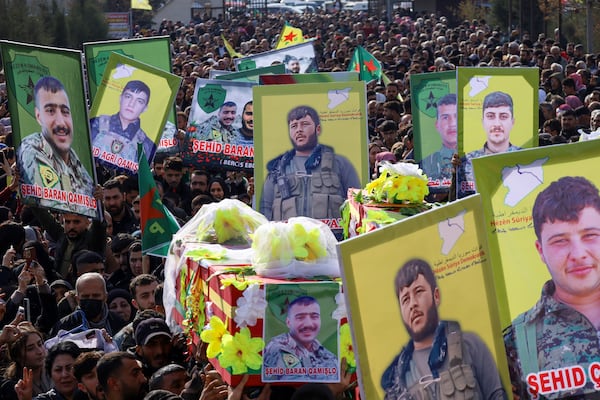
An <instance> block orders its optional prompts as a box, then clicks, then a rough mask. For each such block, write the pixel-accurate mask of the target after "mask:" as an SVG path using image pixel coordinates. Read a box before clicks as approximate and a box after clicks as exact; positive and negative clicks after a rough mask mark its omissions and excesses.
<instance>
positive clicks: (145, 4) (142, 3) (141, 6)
mask: <svg viewBox="0 0 600 400" xmlns="http://www.w3.org/2000/svg"><path fill="white" fill-rule="evenodd" d="M131 8H135V9H138V10H150V11H152V6H151V5H150V0H131Z"/></svg>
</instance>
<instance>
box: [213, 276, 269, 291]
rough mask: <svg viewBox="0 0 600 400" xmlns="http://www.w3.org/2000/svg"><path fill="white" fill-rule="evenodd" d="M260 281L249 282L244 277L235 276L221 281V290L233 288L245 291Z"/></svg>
mask: <svg viewBox="0 0 600 400" xmlns="http://www.w3.org/2000/svg"><path fill="white" fill-rule="evenodd" d="M257 282H260V281H257V280H247V279H245V278H244V277H243V276H238V275H236V276H234V277H231V278H223V279H221V289H225V288H226V287H227V286H233V287H235V288H236V289H237V290H239V291H242V292H243V291H244V290H246V288H247V287H248V286H250V285H251V284H253V283H257Z"/></svg>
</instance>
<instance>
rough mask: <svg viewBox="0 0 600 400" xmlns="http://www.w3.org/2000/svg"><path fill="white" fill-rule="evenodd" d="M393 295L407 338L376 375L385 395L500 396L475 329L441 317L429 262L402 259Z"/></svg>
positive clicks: (491, 365)
mask: <svg viewBox="0 0 600 400" xmlns="http://www.w3.org/2000/svg"><path fill="white" fill-rule="evenodd" d="M395 289H396V296H397V297H398V302H399V305H400V314H401V316H402V322H403V323H404V326H405V328H406V330H407V332H408V334H409V335H410V338H411V339H410V341H409V342H408V344H407V345H406V346H404V348H403V349H402V351H401V352H400V354H398V355H397V356H396V357H395V358H394V360H393V361H392V363H391V364H390V365H389V366H388V367H387V368H386V370H385V371H384V373H383V375H382V377H381V387H382V388H383V390H384V391H385V399H386V400H390V399H454V398H455V399H459V398H461V399H462V398H470V399H505V398H506V392H505V391H504V389H503V387H502V382H501V381H500V375H499V373H498V369H497V367H496V363H495V361H494V358H493V357H492V354H491V353H490V351H489V349H488V348H487V346H486V345H485V343H484V342H483V341H482V340H481V338H479V337H478V336H477V335H476V334H474V333H471V332H463V331H461V329H460V325H459V324H458V322H455V321H443V320H440V318H439V315H438V307H439V305H440V289H439V288H438V286H437V282H436V279H435V275H434V274H433V270H432V269H431V266H430V265H429V264H428V263H427V262H426V261H425V260H422V259H412V260H409V261H407V262H406V263H405V264H404V265H403V266H402V267H401V268H400V269H399V270H398V273H397V274H396V280H395Z"/></svg>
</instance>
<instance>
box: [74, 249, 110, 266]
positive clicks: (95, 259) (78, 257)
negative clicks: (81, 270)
mask: <svg viewBox="0 0 600 400" xmlns="http://www.w3.org/2000/svg"><path fill="white" fill-rule="evenodd" d="M74 258H75V265H76V266H79V265H81V264H95V263H103V262H104V259H103V258H102V256H101V255H100V254H98V253H96V252H95V251H91V250H80V251H78V252H77V253H75V257H74Z"/></svg>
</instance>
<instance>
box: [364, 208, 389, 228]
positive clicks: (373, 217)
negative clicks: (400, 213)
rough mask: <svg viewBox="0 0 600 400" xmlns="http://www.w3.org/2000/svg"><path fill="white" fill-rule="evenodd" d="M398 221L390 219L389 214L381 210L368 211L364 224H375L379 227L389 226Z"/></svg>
mask: <svg viewBox="0 0 600 400" xmlns="http://www.w3.org/2000/svg"><path fill="white" fill-rule="evenodd" d="M396 221H397V219H395V218H392V217H390V215H389V214H388V213H386V212H385V211H380V210H367V215H366V216H365V218H364V219H363V222H364V223H368V222H373V223H376V224H378V225H388V224H391V223H394V222H396Z"/></svg>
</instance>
